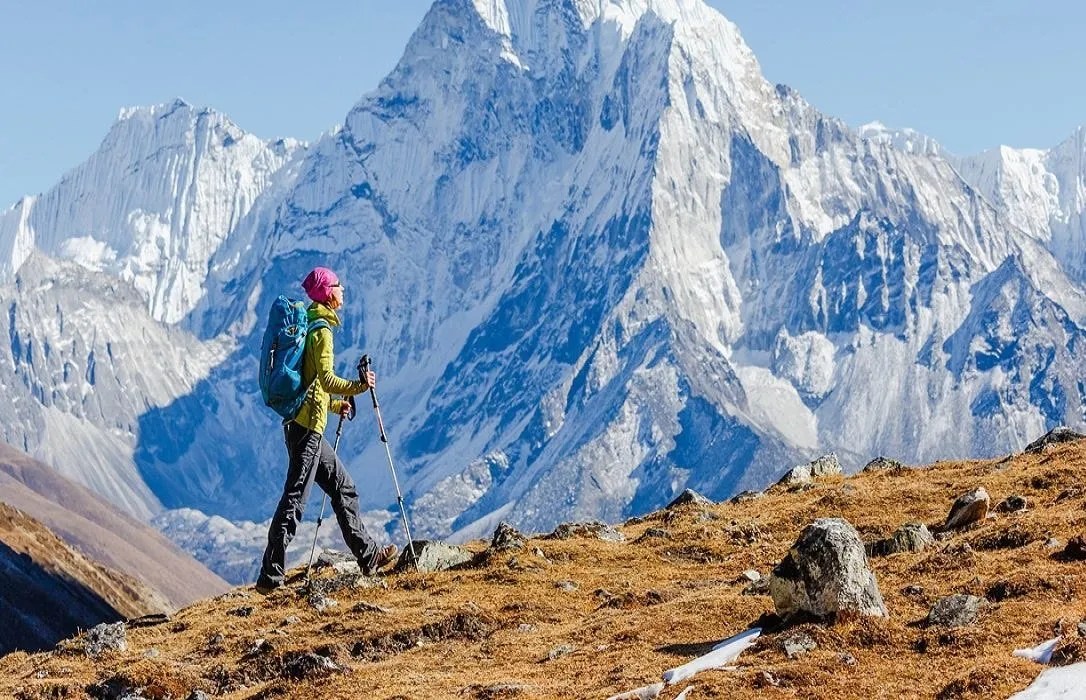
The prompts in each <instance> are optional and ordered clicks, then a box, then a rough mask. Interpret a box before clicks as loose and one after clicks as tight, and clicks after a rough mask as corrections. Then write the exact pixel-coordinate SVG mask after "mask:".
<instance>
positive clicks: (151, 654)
mask: <svg viewBox="0 0 1086 700" xmlns="http://www.w3.org/2000/svg"><path fill="white" fill-rule="evenodd" d="M158 656H159V654H158V649H155V648H154V647H151V648H150V649H148V650H147V651H145V652H143V658H145V659H157V658H158Z"/></svg>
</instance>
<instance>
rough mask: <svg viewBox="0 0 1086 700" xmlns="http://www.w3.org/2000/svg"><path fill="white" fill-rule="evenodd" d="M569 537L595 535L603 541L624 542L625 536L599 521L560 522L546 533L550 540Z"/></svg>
mask: <svg viewBox="0 0 1086 700" xmlns="http://www.w3.org/2000/svg"><path fill="white" fill-rule="evenodd" d="M571 537H595V538H597V539H600V540H603V541H604V542H625V541H626V537H625V536H624V535H623V534H622V533H621V532H619V531H618V530H616V529H615V528H613V527H611V526H610V525H604V524H603V523H600V522H595V521H592V522H584V523H562V524H561V525H559V526H558V527H556V528H555V529H554V532H552V533H551V534H549V535H547V538H548V539H552V540H568V539H569V538H571Z"/></svg>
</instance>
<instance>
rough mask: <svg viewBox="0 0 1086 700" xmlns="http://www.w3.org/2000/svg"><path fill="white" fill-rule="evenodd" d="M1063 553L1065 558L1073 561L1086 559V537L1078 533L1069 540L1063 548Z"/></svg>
mask: <svg viewBox="0 0 1086 700" xmlns="http://www.w3.org/2000/svg"><path fill="white" fill-rule="evenodd" d="M1061 555H1062V556H1063V558H1064V559H1068V560H1071V561H1082V560H1084V559H1086V538H1084V537H1083V536H1082V535H1076V536H1074V537H1072V538H1071V539H1070V541H1068V543H1067V546H1066V547H1064V548H1063V552H1061Z"/></svg>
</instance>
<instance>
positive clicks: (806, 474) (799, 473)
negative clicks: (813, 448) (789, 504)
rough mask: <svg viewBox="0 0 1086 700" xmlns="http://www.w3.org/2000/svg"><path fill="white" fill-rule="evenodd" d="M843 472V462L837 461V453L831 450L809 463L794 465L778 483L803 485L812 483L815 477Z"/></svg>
mask: <svg viewBox="0 0 1086 700" xmlns="http://www.w3.org/2000/svg"><path fill="white" fill-rule="evenodd" d="M842 472H843V470H842V469H841V463H840V462H839V461H837V455H836V454H835V453H833V452H831V453H829V454H826V455H822V456H821V457H819V458H818V459H816V460H813V461H811V462H808V463H807V464H800V465H798V466H795V467H792V468H791V469H789V470H788V471H787V472H786V473H785V475H784V476H782V477H781V479H780V481H778V482H777V483H778V484H780V485H782V486H802V485H804V484H809V483H811V482H812V481H813V480H814V479H820V478H822V477H825V476H832V475H835V474H841V473H842Z"/></svg>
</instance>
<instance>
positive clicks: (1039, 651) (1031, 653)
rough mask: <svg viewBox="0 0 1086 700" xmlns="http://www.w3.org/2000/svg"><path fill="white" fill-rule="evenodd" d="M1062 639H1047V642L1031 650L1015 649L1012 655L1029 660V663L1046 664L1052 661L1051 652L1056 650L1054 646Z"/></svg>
mask: <svg viewBox="0 0 1086 700" xmlns="http://www.w3.org/2000/svg"><path fill="white" fill-rule="evenodd" d="M1061 639H1063V637H1056V638H1055V639H1049V640H1048V641H1047V642H1041V643H1040V644H1038V645H1037V646H1035V647H1033V648H1032V649H1015V650H1014V652H1013V653H1014V655H1015V656H1019V657H1021V658H1023V659H1029V660H1030V661H1036V662H1037V663H1039V664H1047V663H1048V662H1049V661H1051V660H1052V652H1053V651H1054V650H1055V649H1056V645H1057V644H1059V643H1060V640H1061Z"/></svg>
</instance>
